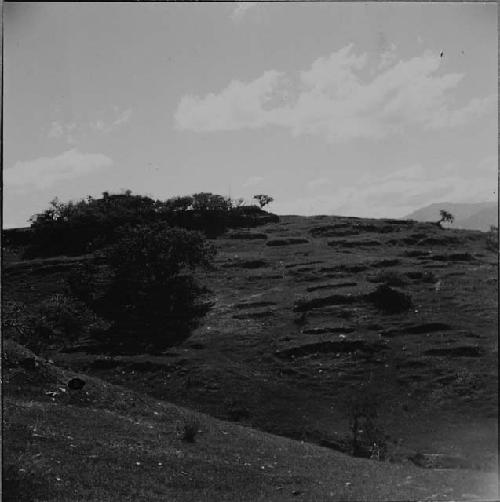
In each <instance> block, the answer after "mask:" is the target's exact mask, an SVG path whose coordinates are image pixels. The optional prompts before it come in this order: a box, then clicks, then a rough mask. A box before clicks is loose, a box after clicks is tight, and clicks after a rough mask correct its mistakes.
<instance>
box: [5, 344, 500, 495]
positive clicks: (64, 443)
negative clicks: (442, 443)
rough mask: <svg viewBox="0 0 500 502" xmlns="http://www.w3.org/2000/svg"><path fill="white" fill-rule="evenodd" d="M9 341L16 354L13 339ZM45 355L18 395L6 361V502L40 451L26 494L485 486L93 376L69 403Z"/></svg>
mask: <svg viewBox="0 0 500 502" xmlns="http://www.w3.org/2000/svg"><path fill="white" fill-rule="evenodd" d="M8 350H9V351H10V361H11V362H12V361H13V352H15V351H16V348H15V347H14V346H11V347H9V349H8ZM40 364H41V366H42V367H43V368H44V370H45V371H46V372H47V373H51V372H52V373H53V374H52V377H54V378H51V379H40V380H38V381H37V384H36V385H35V386H33V387H31V388H30V389H29V391H27V390H25V391H24V392H23V395H22V396H20V395H16V393H15V392H13V390H14V387H15V385H14V384H13V383H12V378H11V376H12V368H13V366H12V365H11V366H10V368H11V369H10V370H8V371H7V375H6V376H7V386H6V395H5V396H4V420H5V421H6V422H7V423H8V424H11V425H10V426H8V427H7V428H6V430H8V431H9V435H8V438H9V442H8V444H7V445H6V446H7V448H6V455H5V457H4V465H6V464H7V465H8V466H9V467H8V469H7V471H4V480H7V485H5V484H4V500H9V498H8V497H10V499H11V500H14V499H15V496H16V493H19V492H16V491H15V490H18V489H19V486H20V485H19V483H18V484H17V485H16V484H15V483H16V476H15V473H16V472H18V473H19V472H20V469H25V470H26V467H27V466H29V465H31V466H33V465H34V462H35V459H37V460H36V461H37V462H38V463H39V466H40V467H39V468H34V467H30V468H29V469H30V472H32V473H35V472H36V473H37V474H36V475H34V476H33V477H31V479H32V482H30V484H27V485H25V488H26V489H28V487H29V490H30V495H31V497H32V500H35V499H41V500H49V501H52V500H54V501H70V500H86V501H108V500H109V501H111V500H136V501H154V500H174V501H191V500H204V501H205V500H206V501H210V500H213V501H215V500H248V501H254V500H290V498H291V497H294V496H296V495H298V494H302V495H303V496H304V497H305V498H306V499H307V500H328V499H332V500H357V501H361V500H402V499H405V500H408V499H410V498H412V497H414V496H415V494H417V493H418V496H419V498H421V499H422V498H430V497H431V495H432V494H433V493H439V494H440V496H441V495H442V498H441V500H446V499H456V498H460V496H461V494H462V493H471V492H472V493H476V494H480V495H482V496H488V495H490V494H491V493H492V491H491V490H492V484H493V482H494V476H493V475H488V474H484V473H478V472H465V473H464V472H454V471H451V472H439V471H429V470H422V469H419V468H417V467H413V466H411V465H406V466H402V465H395V464H386V463H380V462H372V461H367V460H363V459H355V458H352V457H349V456H347V455H343V454H341V453H338V452H334V451H331V450H328V449H325V448H319V447H316V446H313V445H310V444H307V443H301V442H297V441H292V440H289V439H285V438H280V437H277V436H272V435H269V434H264V433H261V432H258V431H255V430H252V429H248V428H244V427H240V426H237V425H234V424H231V423H227V422H222V421H218V420H215V419H213V418H210V417H208V416H206V415H198V414H193V413H192V412H190V411H188V410H185V409H182V408H179V407H177V406H174V405H170V404H168V403H165V402H162V401H156V400H153V399H151V398H147V397H144V396H138V395H136V394H134V393H132V392H130V391H128V390H126V389H123V388H120V387H115V386H111V385H109V384H107V383H105V382H101V381H99V380H98V379H92V378H88V377H87V380H88V383H87V385H88V386H89V387H90V388H91V392H90V396H91V400H90V401H91V402H90V403H88V404H87V405H85V406H79V405H69V404H67V402H66V401H65V400H64V397H63V395H61V394H54V395H53V397H50V396H49V395H48V394H47V389H49V388H52V389H57V388H58V387H57V385H58V384H57V383H56V385H54V383H53V382H54V380H56V381H60V380H66V379H68V378H70V377H73V376H74V374H72V373H71V372H67V371H64V370H60V369H58V368H56V367H54V366H52V365H47V364H46V363H44V362H43V361H42V362H41V363H40ZM178 423H184V424H185V423H190V424H194V423H196V424H199V427H200V428H202V429H203V434H200V435H198V436H197V440H196V442H195V443H190V442H186V441H184V440H183V438H182V437H179V435H178V434H177V430H176V429H177V424H178ZM13 424H16V425H15V426H14V425H13ZM26 445H29V447H27V446H26ZM21 450H22V451H23V454H22V455H19V451H21ZM5 463H6V464H5ZM16 469H17V471H16ZM13 473H14V475H13ZM30 476H31V475H30ZM28 477H29V476H28ZM26 479H27V476H24V475H23V476H21V477H20V478H17V480H21V481H26ZM42 479H43V483H42V482H41V480H42ZM6 487H7V489H8V490H10V491H9V492H8V493H5V488H6ZM450 487H452V488H450ZM17 500H22V498H18V499H17Z"/></svg>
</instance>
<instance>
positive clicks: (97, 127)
mask: <svg viewBox="0 0 500 502" xmlns="http://www.w3.org/2000/svg"><path fill="white" fill-rule="evenodd" d="M116 111H117V114H116V116H115V117H114V118H113V119H112V120H110V121H104V120H102V119H98V120H95V121H93V122H90V124H89V126H90V128H91V129H92V130H94V131H97V132H100V133H103V134H107V133H110V132H112V131H114V130H115V129H117V128H119V127H120V126H122V125H124V124H127V123H128V122H130V118H131V117H132V109H131V108H128V109H126V110H123V111H118V110H116Z"/></svg>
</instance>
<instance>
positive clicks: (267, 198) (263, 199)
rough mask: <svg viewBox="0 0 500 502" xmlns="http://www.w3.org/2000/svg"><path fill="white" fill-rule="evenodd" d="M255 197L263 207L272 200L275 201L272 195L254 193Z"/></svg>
mask: <svg viewBox="0 0 500 502" xmlns="http://www.w3.org/2000/svg"><path fill="white" fill-rule="evenodd" d="M253 198H254V199H255V200H256V201H257V202H258V203H259V205H260V207H261V208H263V207H264V206H267V204H271V202H273V201H274V199H273V198H272V197H271V196H270V195H266V194H259V195H254V196H253Z"/></svg>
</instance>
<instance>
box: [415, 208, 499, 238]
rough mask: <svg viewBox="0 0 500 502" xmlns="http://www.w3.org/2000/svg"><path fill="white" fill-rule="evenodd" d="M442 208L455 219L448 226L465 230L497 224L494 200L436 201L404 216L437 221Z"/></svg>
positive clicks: (496, 210)
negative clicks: (474, 201) (469, 202)
mask: <svg viewBox="0 0 500 502" xmlns="http://www.w3.org/2000/svg"><path fill="white" fill-rule="evenodd" d="M441 209H444V210H445V211H448V212H449V213H451V214H453V216H454V217H455V221H454V222H453V224H451V225H448V226H449V227H450V228H463V229H467V230H481V231H483V232H485V231H487V230H489V229H490V226H491V225H494V226H498V204H497V203H496V202H478V203H471V204H465V203H451V202H436V203H434V204H430V205H429V206H426V207H423V208H421V209H417V210H416V211H414V212H413V213H411V214H409V215H408V216H406V219H409V220H416V221H438V220H439V218H440V216H439V211H440V210H441Z"/></svg>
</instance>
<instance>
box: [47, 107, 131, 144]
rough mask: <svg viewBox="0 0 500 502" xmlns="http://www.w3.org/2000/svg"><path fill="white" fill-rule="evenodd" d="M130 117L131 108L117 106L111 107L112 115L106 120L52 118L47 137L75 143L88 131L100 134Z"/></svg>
mask: <svg viewBox="0 0 500 502" xmlns="http://www.w3.org/2000/svg"><path fill="white" fill-rule="evenodd" d="M131 117H132V109H131V108H127V109H126V110H121V109H120V108H118V107H113V116H112V117H111V118H109V119H107V120H104V119H102V118H96V119H94V120H91V121H89V122H87V121H72V122H62V121H60V120H54V121H52V122H51V123H50V126H49V128H48V132H47V137H48V138H50V139H58V140H60V139H62V140H64V141H65V142H66V143H67V144H69V145H76V144H77V142H78V141H77V138H78V139H81V138H82V136H83V137H84V136H85V135H86V134H88V133H89V131H93V132H97V133H100V134H108V133H110V132H113V131H114V130H116V129H118V128H119V127H122V126H123V125H125V124H127V123H129V122H130V119H131Z"/></svg>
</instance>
